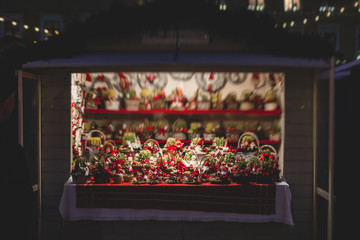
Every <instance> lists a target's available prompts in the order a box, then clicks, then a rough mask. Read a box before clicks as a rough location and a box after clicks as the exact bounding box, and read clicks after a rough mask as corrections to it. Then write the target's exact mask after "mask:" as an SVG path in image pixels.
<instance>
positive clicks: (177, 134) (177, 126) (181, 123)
mask: <svg viewBox="0 0 360 240" xmlns="http://www.w3.org/2000/svg"><path fill="white" fill-rule="evenodd" d="M186 132H187V126H186V121H185V120H184V119H181V118H178V119H177V120H176V121H175V122H174V123H173V127H172V137H173V138H177V139H179V140H185V139H186Z"/></svg>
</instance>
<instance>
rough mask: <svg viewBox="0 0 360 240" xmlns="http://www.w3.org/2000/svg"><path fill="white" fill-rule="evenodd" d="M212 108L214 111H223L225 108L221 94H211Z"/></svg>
mask: <svg viewBox="0 0 360 240" xmlns="http://www.w3.org/2000/svg"><path fill="white" fill-rule="evenodd" d="M210 97H211V108H212V109H220V110H221V109H223V108H224V101H222V100H221V93H220V92H216V93H211V96H210Z"/></svg>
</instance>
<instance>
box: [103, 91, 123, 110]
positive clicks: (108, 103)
mask: <svg viewBox="0 0 360 240" xmlns="http://www.w3.org/2000/svg"><path fill="white" fill-rule="evenodd" d="M103 92H104V104H105V109H107V110H113V111H116V110H119V109H120V100H119V98H118V97H117V92H116V91H115V90H114V89H107V90H103Z"/></svg>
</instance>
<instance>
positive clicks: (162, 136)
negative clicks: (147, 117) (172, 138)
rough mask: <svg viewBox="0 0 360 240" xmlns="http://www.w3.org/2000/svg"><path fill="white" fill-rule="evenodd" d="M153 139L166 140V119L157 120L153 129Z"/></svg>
mask: <svg viewBox="0 0 360 240" xmlns="http://www.w3.org/2000/svg"><path fill="white" fill-rule="evenodd" d="M155 132H156V133H155V139H157V140H167V139H168V137H169V122H168V120H166V119H160V120H159V121H158V122H157V126H156V130H155Z"/></svg>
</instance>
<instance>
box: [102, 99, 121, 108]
mask: <svg viewBox="0 0 360 240" xmlns="http://www.w3.org/2000/svg"><path fill="white" fill-rule="evenodd" d="M105 109H106V110H110V111H118V110H119V109H120V101H119V100H105Z"/></svg>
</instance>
